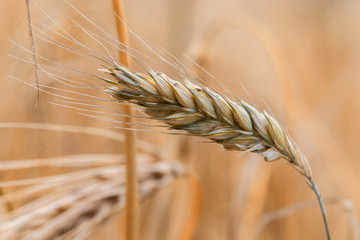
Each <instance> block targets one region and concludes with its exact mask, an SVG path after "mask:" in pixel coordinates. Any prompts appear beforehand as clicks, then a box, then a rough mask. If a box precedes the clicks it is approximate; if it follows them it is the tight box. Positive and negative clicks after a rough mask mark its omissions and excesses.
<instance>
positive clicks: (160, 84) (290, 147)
mask: <svg viewBox="0 0 360 240" xmlns="http://www.w3.org/2000/svg"><path fill="white" fill-rule="evenodd" d="M104 71H105V72H107V73H109V74H111V75H112V76H113V77H114V78H115V79H116V82H113V85H114V86H113V87H111V88H109V90H108V92H109V93H110V94H111V95H112V96H113V97H115V98H116V99H118V100H119V101H127V102H130V103H134V104H137V105H139V106H142V107H143V109H144V111H145V113H146V114H147V115H149V116H150V117H151V118H153V119H156V120H158V121H161V122H163V123H165V124H167V126H169V127H170V128H171V129H176V130H182V131H185V132H187V133H188V134H190V135H194V136H199V137H205V138H207V139H210V140H212V141H214V142H216V143H218V144H221V145H223V147H224V148H225V149H226V150H240V151H247V152H255V153H260V154H263V155H264V159H265V161H274V160H277V159H279V158H284V159H285V160H286V161H287V162H288V163H289V164H290V165H291V166H292V167H294V168H295V169H296V170H297V171H298V172H299V173H300V174H302V175H303V176H304V177H305V180H306V182H307V183H308V185H309V186H310V187H311V189H312V190H313V191H314V192H315V194H316V196H317V199H318V202H319V205H320V208H321V212H322V216H323V221H324V225H325V230H326V234H327V239H330V233H329V229H328V224H327V219H326V213H325V209H324V205H323V202H322V199H321V196H320V192H319V190H318V188H317V186H316V185H315V183H314V180H313V177H312V173H311V169H310V166H309V163H308V161H307V159H306V157H305V156H304V155H303V154H302V153H301V152H300V151H299V149H298V148H297V147H296V145H295V144H294V142H293V141H292V140H291V138H290V137H289V136H288V134H287V133H286V132H285V131H284V130H283V128H282V127H281V126H280V124H279V123H278V122H277V121H276V120H275V119H274V118H273V117H272V116H271V115H270V114H268V113H267V112H266V111H259V110H257V109H256V108H255V107H253V106H251V105H249V104H248V103H246V102H244V101H237V102H235V101H232V100H230V99H229V98H227V97H225V96H222V95H220V94H218V93H216V92H215V91H213V90H211V89H209V88H206V87H202V86H200V85H198V84H195V83H193V82H191V81H188V80H183V81H182V82H180V81H175V80H173V79H170V78H169V77H167V76H166V75H165V74H163V73H160V72H156V71H154V70H152V69H147V73H148V74H147V75H145V74H142V73H134V72H132V71H131V70H129V69H128V68H126V67H123V66H120V65H118V64H117V63H113V64H112V66H109V67H107V68H106V69H105V70H104Z"/></svg>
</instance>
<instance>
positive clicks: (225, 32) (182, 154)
mask: <svg viewBox="0 0 360 240" xmlns="http://www.w3.org/2000/svg"><path fill="white" fill-rule="evenodd" d="M36 2H37V3H38V4H39V5H40V6H41V8H42V9H44V10H45V11H46V12H47V13H48V14H50V15H51V16H52V17H53V18H54V19H55V20H56V21H57V22H58V23H59V24H60V25H61V26H62V27H64V28H65V29H67V30H68V31H69V33H71V34H72V35H74V36H77V37H78V38H80V39H81V40H82V41H83V42H85V43H86V41H89V37H88V36H86V35H81V34H80V33H79V32H78V31H77V30H76V28H75V27H74V26H73V24H70V23H69V21H68V19H67V17H66V16H71V17H73V18H75V19H78V16H77V15H76V14H74V11H71V9H70V8H69V6H68V5H67V4H65V3H64V2H63V1H62V0H51V1H49V0H48V1H41V0H38V1H36ZM72 3H73V4H74V5H75V7H76V8H78V9H80V10H81V11H82V12H83V13H84V14H85V15H87V16H89V17H91V18H92V19H93V20H94V22H96V23H98V24H99V25H100V26H101V27H102V28H104V29H105V30H106V31H108V32H109V33H111V34H113V35H114V36H115V35H116V34H115V24H114V16H113V10H112V5H111V1H104V0H102V1H100V0H91V1H82V0H78V1H72ZM124 4H125V15H126V19H127V22H128V25H129V27H130V28H131V29H132V30H133V31H134V32H136V33H137V34H139V35H141V37H143V38H144V39H146V40H147V41H149V42H151V43H152V44H154V45H155V46H161V47H162V48H164V49H166V50H167V51H169V52H170V53H171V54H173V55H174V56H176V57H178V58H179V59H180V60H183V61H188V60H187V57H185V56H184V55H186V56H188V57H189V58H191V59H194V60H195V61H197V62H198V63H199V64H201V65H202V66H204V68H206V70H207V71H209V72H210V73H211V74H212V75H213V76H214V77H215V78H217V79H218V80H219V81H221V83H223V84H224V86H226V87H227V88H228V89H230V90H231V92H232V93H233V94H234V95H235V96H237V97H238V98H240V99H244V100H246V101H248V102H251V103H252V104H254V105H256V106H258V107H259V108H260V109H266V110H268V109H270V111H271V112H272V114H273V115H274V116H276V118H277V120H278V121H279V122H280V123H281V125H282V126H284V127H285V128H286V130H287V131H288V132H289V133H290V135H291V136H292V137H293V139H294V141H295V142H296V143H297V144H298V146H299V147H300V149H302V151H303V153H305V155H306V156H307V157H308V159H309V162H310V165H311V167H312V170H313V175H314V178H315V181H316V182H317V184H318V186H319V188H320V191H321V193H322V196H323V198H324V199H325V202H327V204H326V208H327V213H328V219H329V223H330V230H331V234H332V237H333V239H339V240H340V239H354V240H355V239H360V233H359V226H358V220H357V219H358V218H359V217H360V205H359V202H360V188H359V182H360V174H359V173H358V172H359V170H360V162H359V161H358V159H359V157H358V154H359V146H358V144H359V142H360V134H359V132H360V124H359V122H360V104H359V103H360V94H359V93H360V67H359V66H358V65H359V64H360V48H359V46H358V44H359V42H360V28H359V22H360V14H359V13H360V2H358V1H354V0H346V1H336V0H333V1H325V0H316V1H309V0H306V1H295V0H290V1H284V0H271V1H246V0H243V1H235V0H226V1H215V0H211V1H205V0H173V1H166V0H153V1H146V0H137V1H127V0H125V1H124ZM32 14H33V16H34V18H38V19H40V21H41V22H43V23H44V24H47V25H51V22H50V21H49V20H48V19H47V18H46V17H44V15H43V14H42V13H41V11H40V10H39V9H38V8H36V7H33V13H32ZM25 19H26V6H25V1H23V0H2V1H0V30H1V31H0V32H1V33H2V34H1V35H0V43H1V44H0V56H1V57H0V70H1V71H0V73H1V76H2V78H1V82H2V84H1V88H0V122H36V123H57V124H71V125H82V126H90V127H101V128H106V129H107V128H109V127H110V126H111V123H109V122H107V121H103V120H99V119H94V118H89V117H86V116H82V115H79V114H77V113H76V112H77V111H76V110H73V109H69V108H62V107H59V106H56V105H51V104H49V102H51V101H53V100H54V97H53V96H49V95H46V94H41V96H40V100H39V104H38V106H37V107H35V104H36V101H37V100H36V98H37V91H36V90H34V89H33V88H30V87H29V86H26V85H25V84H23V83H21V82H19V81H16V80H14V79H12V78H9V77H8V76H9V75H11V76H16V77H18V78H21V79H23V80H24V81H26V82H31V83H34V81H35V79H34V69H33V67H32V66H31V65H29V64H24V63H22V62H21V61H18V60H16V59H14V58H12V57H9V56H8V54H11V55H15V56H21V57H24V58H27V57H29V55H26V53H24V51H22V50H20V49H19V48H17V47H16V46H14V44H13V43H11V42H10V41H9V40H8V39H9V38H11V39H12V40H14V41H16V42H18V43H20V44H22V45H24V46H26V47H27V48H30V45H29V36H28V29H27V25H26V20H25ZM78 20H79V21H81V20H80V19H78ZM209 38H210V40H209ZM202 39H205V40H204V41H205V42H204V41H202ZM89 44H90V43H89ZM130 45H131V46H132V47H134V48H139V49H141V48H142V47H143V46H141V44H139V42H138V41H136V39H134V37H132V38H130ZM36 48H37V51H38V53H39V54H40V55H42V54H43V55H45V54H46V55H47V56H48V57H50V58H51V59H53V60H56V61H63V62H66V63H69V65H71V66H75V67H77V68H79V69H83V70H86V71H88V72H94V71H97V69H96V68H94V67H92V66H91V67H92V68H90V66H86V65H84V64H83V60H82V59H81V58H79V57H77V58H74V57H73V56H72V55H68V54H67V53H64V52H62V51H60V50H59V49H53V48H51V46H49V45H46V44H41V43H39V44H37V45H36ZM115 54H116V53H114V55H115ZM30 57H31V56H30ZM158 64H159V65H161V67H162V68H163V69H164V71H166V65H165V64H164V63H162V62H159V63H158ZM192 69H193V71H194V72H195V73H197V74H199V75H201V77H203V78H204V80H205V81H206V82H207V83H208V84H210V85H211V84H213V85H214V86H215V87H214V88H216V89H217V90H219V91H223V89H221V86H219V85H220V84H218V83H214V81H213V80H212V78H211V77H209V76H207V75H205V74H204V73H203V72H201V71H199V72H197V71H198V68H192ZM40 80H41V81H42V83H44V84H49V85H51V86H54V85H53V84H55V83H53V82H51V81H50V80H48V79H45V77H44V76H42V75H41V76H40ZM114 106H115V107H116V106H117V105H114ZM119 131H120V130H119ZM138 138H139V139H142V140H145V141H148V142H151V143H154V144H156V145H157V146H158V147H159V148H161V149H163V150H164V151H166V152H168V153H169V154H170V156H171V158H172V159H176V160H178V161H180V162H182V163H183V164H184V165H185V166H186V167H187V168H189V169H191V171H192V172H194V173H195V174H196V175H197V176H198V177H199V181H200V184H201V189H202V203H201V213H200V217H199V220H198V222H197V227H196V229H195V233H194V236H193V239H209V240H219V239H252V238H251V237H253V236H254V234H255V233H256V231H257V229H259V226H261V224H262V223H264V221H265V222H266V220H268V219H269V217H271V216H272V217H273V219H272V220H271V221H270V222H269V223H268V224H266V225H265V226H264V228H263V229H262V230H261V232H260V233H259V236H258V238H257V239H265V240H270V239H279V240H281V239H287V240H288V239H291V240H296V239H325V234H324V229H323V225H322V224H323V223H322V221H321V215H320V211H319V209H318V207H317V206H316V205H311V204H310V205H311V206H310V207H307V204H308V202H309V201H314V202H315V200H316V199H315V196H314V195H313V193H312V191H311V190H310V189H309V188H308V187H307V185H306V183H305V182H304V180H303V178H302V176H300V175H299V174H297V173H296V172H295V171H294V169H292V168H291V167H289V166H288V165H287V164H285V161H284V160H279V161H276V162H274V163H266V162H264V161H263V160H262V157H261V156H257V155H254V154H252V153H245V154H242V155H239V153H237V152H226V151H223V150H222V149H221V147H219V146H217V145H214V144H205V143H203V142H202V141H201V140H200V141H199V140H198V139H196V138H193V137H186V136H178V135H164V134H160V133H152V132H151V133H149V132H147V131H140V132H138ZM122 151H123V149H122V146H121V145H119V143H117V142H114V141H109V140H107V139H105V138H101V137H100V138H99V137H89V136H84V135H81V134H69V133H49V132H46V131H41V130H24V129H6V128H1V129H0V160H12V159H30V158H45V157H52V156H61V155H70V154H79V153H91V154H95V153H121V152H122ZM64 171H65V170H64V169H52V168H44V167H42V168H38V169H37V168H32V169H26V168H25V169H22V170H18V171H14V172H8V171H2V172H0V181H5V180H11V179H26V178H30V177H34V176H48V175H52V174H61V173H63V172H64ZM13 190H14V188H8V189H4V191H5V193H8V192H11V191H13ZM192 199H193V192H192V191H191V188H189V184H188V183H187V182H186V181H185V180H184V179H179V180H176V181H175V182H174V183H173V184H171V185H169V186H167V187H165V188H163V189H161V190H158V191H157V192H156V193H155V194H153V195H151V196H150V197H148V198H147V199H145V200H144V201H143V202H142V203H141V208H140V213H141V231H140V236H141V238H140V239H144V240H155V239H180V236H181V233H182V231H183V226H184V224H185V222H186V221H189V218H188V214H189V213H190V212H191V204H192ZM294 205H295V206H296V207H295V208H289V206H294ZM302 207H303V208H304V209H302ZM294 209H302V210H300V211H294V212H292V210H294ZM281 210H284V211H281ZM1 211H5V210H4V209H3V207H1V206H0V215H1ZM273 212H276V213H277V214H272V215H269V213H273ZM281 214H284V217H281V216H282V215H281ZM122 226H123V217H122V215H121V214H120V215H116V216H115V217H112V218H111V219H109V220H108V221H106V222H105V223H103V224H101V225H99V226H97V227H96V229H94V232H93V234H92V235H91V239H120V237H121V232H122Z"/></svg>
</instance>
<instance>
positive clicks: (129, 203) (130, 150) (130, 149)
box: [112, 0, 139, 240]
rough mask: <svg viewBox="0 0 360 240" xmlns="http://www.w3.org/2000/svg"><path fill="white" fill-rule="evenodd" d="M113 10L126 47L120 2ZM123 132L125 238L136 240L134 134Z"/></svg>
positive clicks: (122, 56) (126, 109)
mask: <svg viewBox="0 0 360 240" xmlns="http://www.w3.org/2000/svg"><path fill="white" fill-rule="evenodd" d="M112 3H113V9H114V12H115V14H116V16H115V18H116V31H117V38H118V40H119V41H120V42H122V43H123V44H125V45H128V34H127V30H126V27H125V18H124V7H123V2H122V0H112ZM119 57H120V62H121V63H122V64H123V65H125V66H129V64H130V57H129V55H128V54H126V52H124V51H119ZM124 112H125V114H126V115H128V116H131V115H133V114H134V112H133V109H132V106H130V105H127V104H125V105H124ZM124 121H125V123H127V124H132V125H134V123H135V119H134V118H132V117H125V119H124ZM124 131H125V132H124V133H125V145H124V147H125V156H126V168H127V172H126V207H125V216H126V223H125V238H126V239H129V240H136V239H138V225H139V219H138V212H139V210H138V209H139V206H138V205H139V204H138V196H137V195H138V193H137V180H136V179H137V177H136V160H135V159H136V146H135V144H136V132H135V131H131V130H124Z"/></svg>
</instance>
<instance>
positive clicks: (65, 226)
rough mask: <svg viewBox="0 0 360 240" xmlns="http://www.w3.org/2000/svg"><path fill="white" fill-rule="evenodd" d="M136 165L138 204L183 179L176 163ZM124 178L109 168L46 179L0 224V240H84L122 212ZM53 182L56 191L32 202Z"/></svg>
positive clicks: (120, 171)
mask: <svg viewBox="0 0 360 240" xmlns="http://www.w3.org/2000/svg"><path fill="white" fill-rule="evenodd" d="M100 161H101V160H100ZM70 164H73V163H70ZM138 166H139V170H138V184H139V196H140V198H141V199H145V198H146V197H147V196H149V195H150V194H151V193H153V192H155V191H156V189H158V188H161V187H164V186H166V185H168V184H170V183H171V182H173V181H174V179H176V178H177V177H179V176H184V175H185V174H186V172H185V171H184V168H183V167H182V166H181V165H180V164H179V163H176V162H144V161H140V162H139V163H138ZM125 174H126V168H125V166H124V165H113V166H106V167H101V168H97V169H88V170H83V171H79V172H76V173H72V174H64V175H59V176H56V177H50V178H49V179H48V181H45V182H44V183H41V182H40V183H38V184H37V185H35V186H33V187H30V188H29V189H27V190H26V191H30V192H32V194H31V195H30V196H28V197H30V198H33V200H32V201H30V202H28V203H27V204H25V205H23V206H21V207H20V208H17V209H15V210H14V211H12V212H10V213H8V214H7V215H5V216H4V217H3V218H2V219H1V230H2V237H3V238H4V239H75V238H76V239H77V238H81V239H84V237H86V236H88V235H90V234H91V232H92V231H93V230H94V228H95V227H96V226H98V225H99V224H101V223H102V222H104V221H105V220H106V219H109V218H110V217H112V216H115V215H117V214H118V213H119V212H120V210H122V209H123V208H124V205H125V195H126V194H125V185H126V177H125ZM80 179H81V181H79V180H80ZM50 182H51V183H52V184H49V183H50ZM57 182H59V183H60V186H56V188H55V189H56V190H53V191H52V192H51V193H49V192H48V193H47V194H45V195H43V196H41V197H39V198H35V199H34V197H35V195H36V194H35V192H36V189H42V190H44V189H46V188H47V190H48V191H50V189H49V187H52V186H53V184H55V183H57ZM29 183H30V182H29ZM14 184H16V183H14Z"/></svg>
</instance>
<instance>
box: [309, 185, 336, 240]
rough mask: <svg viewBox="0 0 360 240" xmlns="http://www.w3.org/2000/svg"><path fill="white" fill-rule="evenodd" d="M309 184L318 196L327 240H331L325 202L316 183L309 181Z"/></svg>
mask: <svg viewBox="0 0 360 240" xmlns="http://www.w3.org/2000/svg"><path fill="white" fill-rule="evenodd" d="M309 182H310V184H311V187H312V189H313V191H314V193H315V195H316V198H317V200H318V203H319V206H320V211H321V216H322V218H323V222H324V228H325V232H326V239H327V240H331V236H330V230H329V224H328V221H327V217H326V211H325V205H324V202H323V200H322V197H321V195H320V191H319V188H318V187H317V186H316V185H315V183H314V181H313V180H312V179H309Z"/></svg>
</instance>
